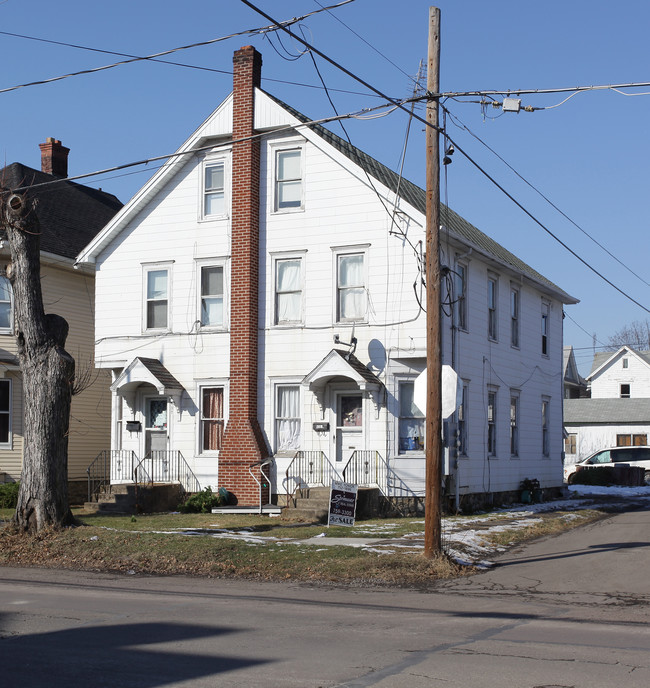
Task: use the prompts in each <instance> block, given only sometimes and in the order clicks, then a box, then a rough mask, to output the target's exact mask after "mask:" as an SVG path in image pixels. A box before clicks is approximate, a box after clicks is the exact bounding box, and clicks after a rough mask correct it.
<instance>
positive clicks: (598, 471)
mask: <svg viewBox="0 0 650 688" xmlns="http://www.w3.org/2000/svg"><path fill="white" fill-rule="evenodd" d="M570 482H571V484H572V485H616V475H615V473H614V467H613V466H597V467H594V468H583V469H582V470H581V471H576V472H575V473H573V474H572V475H571V480H570Z"/></svg>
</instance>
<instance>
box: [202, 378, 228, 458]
mask: <svg viewBox="0 0 650 688" xmlns="http://www.w3.org/2000/svg"><path fill="white" fill-rule="evenodd" d="M200 399H201V416H200V422H199V452H200V453H201V454H206V453H210V452H217V451H219V450H220V449H221V443H222V441H223V429H224V388H223V387H208V386H206V387H201V388H200Z"/></svg>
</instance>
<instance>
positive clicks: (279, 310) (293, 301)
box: [275, 256, 303, 325]
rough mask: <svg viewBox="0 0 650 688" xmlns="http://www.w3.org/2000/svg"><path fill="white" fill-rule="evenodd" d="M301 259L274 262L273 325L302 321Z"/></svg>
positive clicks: (290, 258)
mask: <svg viewBox="0 0 650 688" xmlns="http://www.w3.org/2000/svg"><path fill="white" fill-rule="evenodd" d="M302 290H303V258H302V257H301V256H292V257H287V258H277V259H276V260H275V324H276V325H288V324H292V323H301V322H302V321H303V306H302Z"/></svg>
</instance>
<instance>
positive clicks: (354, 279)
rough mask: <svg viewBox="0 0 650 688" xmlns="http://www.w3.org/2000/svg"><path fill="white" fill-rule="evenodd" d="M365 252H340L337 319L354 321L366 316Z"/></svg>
mask: <svg viewBox="0 0 650 688" xmlns="http://www.w3.org/2000/svg"><path fill="white" fill-rule="evenodd" d="M364 263H365V254H364V253H339V254H338V255H337V262H336V320H337V322H353V321H358V320H364V319H365V317H366V306H367V300H368V299H367V296H366V276H365V265H364Z"/></svg>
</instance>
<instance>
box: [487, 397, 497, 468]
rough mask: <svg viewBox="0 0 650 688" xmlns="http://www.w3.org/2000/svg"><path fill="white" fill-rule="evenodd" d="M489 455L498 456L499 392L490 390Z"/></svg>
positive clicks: (488, 406) (488, 405)
mask: <svg viewBox="0 0 650 688" xmlns="http://www.w3.org/2000/svg"><path fill="white" fill-rule="evenodd" d="M486 439H487V454H488V456H496V455H497V392H496V390H495V389H489V388H488V392H487V438H486Z"/></svg>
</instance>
